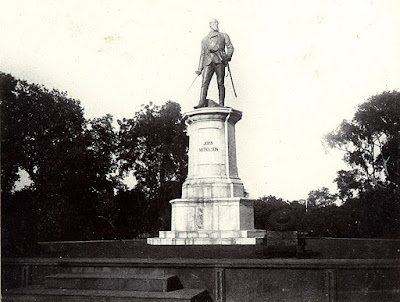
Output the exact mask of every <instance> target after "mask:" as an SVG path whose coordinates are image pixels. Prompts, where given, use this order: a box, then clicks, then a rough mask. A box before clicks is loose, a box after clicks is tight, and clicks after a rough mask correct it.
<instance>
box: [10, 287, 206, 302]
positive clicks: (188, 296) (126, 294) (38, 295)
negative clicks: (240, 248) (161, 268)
mask: <svg viewBox="0 0 400 302" xmlns="http://www.w3.org/2000/svg"><path fill="white" fill-rule="evenodd" d="M2 301H3V302H22V301H23V302H31V301H32V302H33V301H35V302H54V301H57V302H86V301H96V302H123V301H130V302H149V301H157V302H176V301H179V302H211V301H212V300H211V298H210V295H209V294H208V292H207V291H206V290H204V289H179V290H175V291H170V292H145V291H115V290H76V289H75V290H74V289H48V288H42V287H38V286H28V287H24V288H19V289H12V290H9V291H7V292H5V293H3V296H2Z"/></svg>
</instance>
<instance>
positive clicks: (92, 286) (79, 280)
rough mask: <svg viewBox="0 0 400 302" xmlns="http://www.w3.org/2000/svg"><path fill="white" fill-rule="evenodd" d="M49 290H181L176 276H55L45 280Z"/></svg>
mask: <svg viewBox="0 0 400 302" xmlns="http://www.w3.org/2000/svg"><path fill="white" fill-rule="evenodd" d="M45 287H46V288H49V289H82V290H85V289H87V290H103V289H104V290H127V291H154V292H167V291H173V290H177V289H181V288H182V284H181V282H180V281H179V278H178V277H177V276H173V275H169V276H157V275H137V274H56V275H51V276H47V277H46V278H45Z"/></svg>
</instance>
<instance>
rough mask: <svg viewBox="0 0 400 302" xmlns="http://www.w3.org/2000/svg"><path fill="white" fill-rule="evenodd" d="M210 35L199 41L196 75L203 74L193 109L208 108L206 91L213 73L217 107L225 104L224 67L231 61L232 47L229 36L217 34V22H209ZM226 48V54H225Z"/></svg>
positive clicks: (213, 20) (214, 20)
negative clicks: (198, 97)
mask: <svg viewBox="0 0 400 302" xmlns="http://www.w3.org/2000/svg"><path fill="white" fill-rule="evenodd" d="M209 25H210V28H211V31H210V33H209V34H208V35H207V36H206V37H205V38H203V40H202V41H201V54H200V62H199V68H198V69H197V70H196V74H197V75H200V74H201V73H203V80H202V83H201V91H200V102H199V104H198V105H197V106H195V107H194V108H195V109H197V108H201V107H208V106H209V104H208V100H207V91H208V86H209V85H210V81H211V78H212V76H213V75H214V73H215V74H216V75H217V83H218V92H219V106H221V107H224V104H225V85H224V78H225V67H226V66H227V65H228V62H229V61H230V60H231V58H232V55H233V51H234V48H233V45H232V43H231V40H230V38H229V36H228V35H227V34H225V33H221V32H219V29H218V21H217V20H216V19H212V20H210V23H209ZM225 48H226V52H225Z"/></svg>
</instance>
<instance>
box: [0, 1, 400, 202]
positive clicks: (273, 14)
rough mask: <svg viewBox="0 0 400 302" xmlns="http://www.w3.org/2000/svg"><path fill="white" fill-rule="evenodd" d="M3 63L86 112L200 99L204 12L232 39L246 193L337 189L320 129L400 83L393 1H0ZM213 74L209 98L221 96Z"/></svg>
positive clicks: (230, 99)
mask: <svg viewBox="0 0 400 302" xmlns="http://www.w3.org/2000/svg"><path fill="white" fill-rule="evenodd" d="M0 4H1V8H2V16H1V18H0V43H1V45H0V70H1V71H3V72H7V73H11V74H12V75H13V76H15V77H17V78H21V79H25V80H27V81H28V82H34V83H38V84H44V85H45V86H46V87H48V88H53V87H55V88H57V89H59V90H62V91H67V92H68V94H69V96H71V97H73V98H76V99H79V100H80V101H81V104H82V106H83V108H84V110H85V116H86V117H87V118H93V117H100V116H103V115H105V114H112V115H113V116H114V118H115V119H122V118H123V117H125V118H130V117H132V116H133V115H134V114H135V112H136V111H138V110H139V109H140V105H141V104H147V103H149V102H153V103H155V104H159V105H162V104H164V103H165V102H166V101H167V100H172V101H175V102H178V103H180V104H181V106H182V111H183V112H185V111H189V110H192V108H193V106H194V105H196V104H197V102H198V100H199V92H200V82H201V81H200V79H197V81H196V82H195V83H194V85H193V86H192V88H191V89H190V90H189V91H188V88H189V86H190V84H191V82H192V81H193V79H194V77H195V73H194V71H195V70H196V69H197V65H198V61H199V54H200V42H201V39H202V38H203V37H204V36H205V35H206V34H207V33H208V31H209V27H208V21H209V19H211V18H217V19H218V20H219V23H220V31H221V32H226V33H228V34H229V36H230V38H231V40H232V43H233V45H234V47H235V53H234V55H233V59H232V62H231V69H232V74H233V78H234V81H235V86H236V91H237V94H238V98H235V97H234V94H233V90H232V87H231V84H230V83H229V82H228V78H227V81H226V87H227V96H226V105H227V106H230V107H233V108H235V109H238V110H241V111H243V118H242V120H241V121H240V122H239V123H238V124H237V126H236V130H237V134H236V136H237V137H236V140H237V153H238V168H239V176H240V177H241V179H242V181H243V182H244V186H245V188H246V190H247V191H248V192H249V193H250V196H251V197H254V198H256V197H259V196H262V195H275V196H277V197H281V198H284V199H288V200H294V199H302V198H306V197H307V194H308V192H309V191H310V190H314V189H318V188H321V187H323V186H326V187H328V188H330V190H331V192H335V191H336V185H335V184H334V183H333V180H334V178H335V176H336V171H338V170H339V169H342V168H345V167H346V166H345V165H344V163H343V161H342V160H341V158H342V156H343V154H341V153H340V152H339V151H334V150H332V151H329V153H327V154H326V152H325V149H324V148H323V146H322V143H321V141H322V139H323V136H324V135H325V134H326V133H328V132H329V131H331V130H333V129H334V128H335V127H337V126H338V125H339V123H340V122H341V121H342V120H343V119H351V118H352V116H353V114H354V112H355V110H356V108H357V106H358V105H359V104H360V103H362V102H364V101H365V100H366V99H367V98H368V97H370V96H371V95H374V94H379V93H381V92H383V91H384V90H400V18H399V16H400V2H399V1H397V0H393V1H384V0H379V1H366V0H362V1H345V0H343V1H333V0H330V1H328V0H325V1H324V0H318V1H311V0H297V1H215V0H214V1H187V0H186V1H165V0H162V1H161V0H160V1H134V0H131V1H128V0H126V1H122V0H120V1H116V0H113V1H111V0H109V1H101V0H96V1H95V0H92V1H89V0H85V1H76V0H68V1H67V0H65V1H60V0H58V1H47V0H37V1H32V0H29V1H18V0H14V1H5V0H0ZM217 94H218V92H217V89H216V82H215V79H213V81H212V83H211V85H210V91H209V95H208V98H211V99H214V100H217V99H218V97H217Z"/></svg>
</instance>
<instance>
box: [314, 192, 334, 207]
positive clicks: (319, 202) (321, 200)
mask: <svg viewBox="0 0 400 302" xmlns="http://www.w3.org/2000/svg"><path fill="white" fill-rule="evenodd" d="M336 197H337V196H336V195H335V194H331V193H330V192H329V189H328V188H326V187H322V188H321V189H318V190H312V191H310V192H309V193H308V197H307V204H308V206H309V207H313V206H314V207H326V206H330V205H333V204H334V202H335V201H336Z"/></svg>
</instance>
